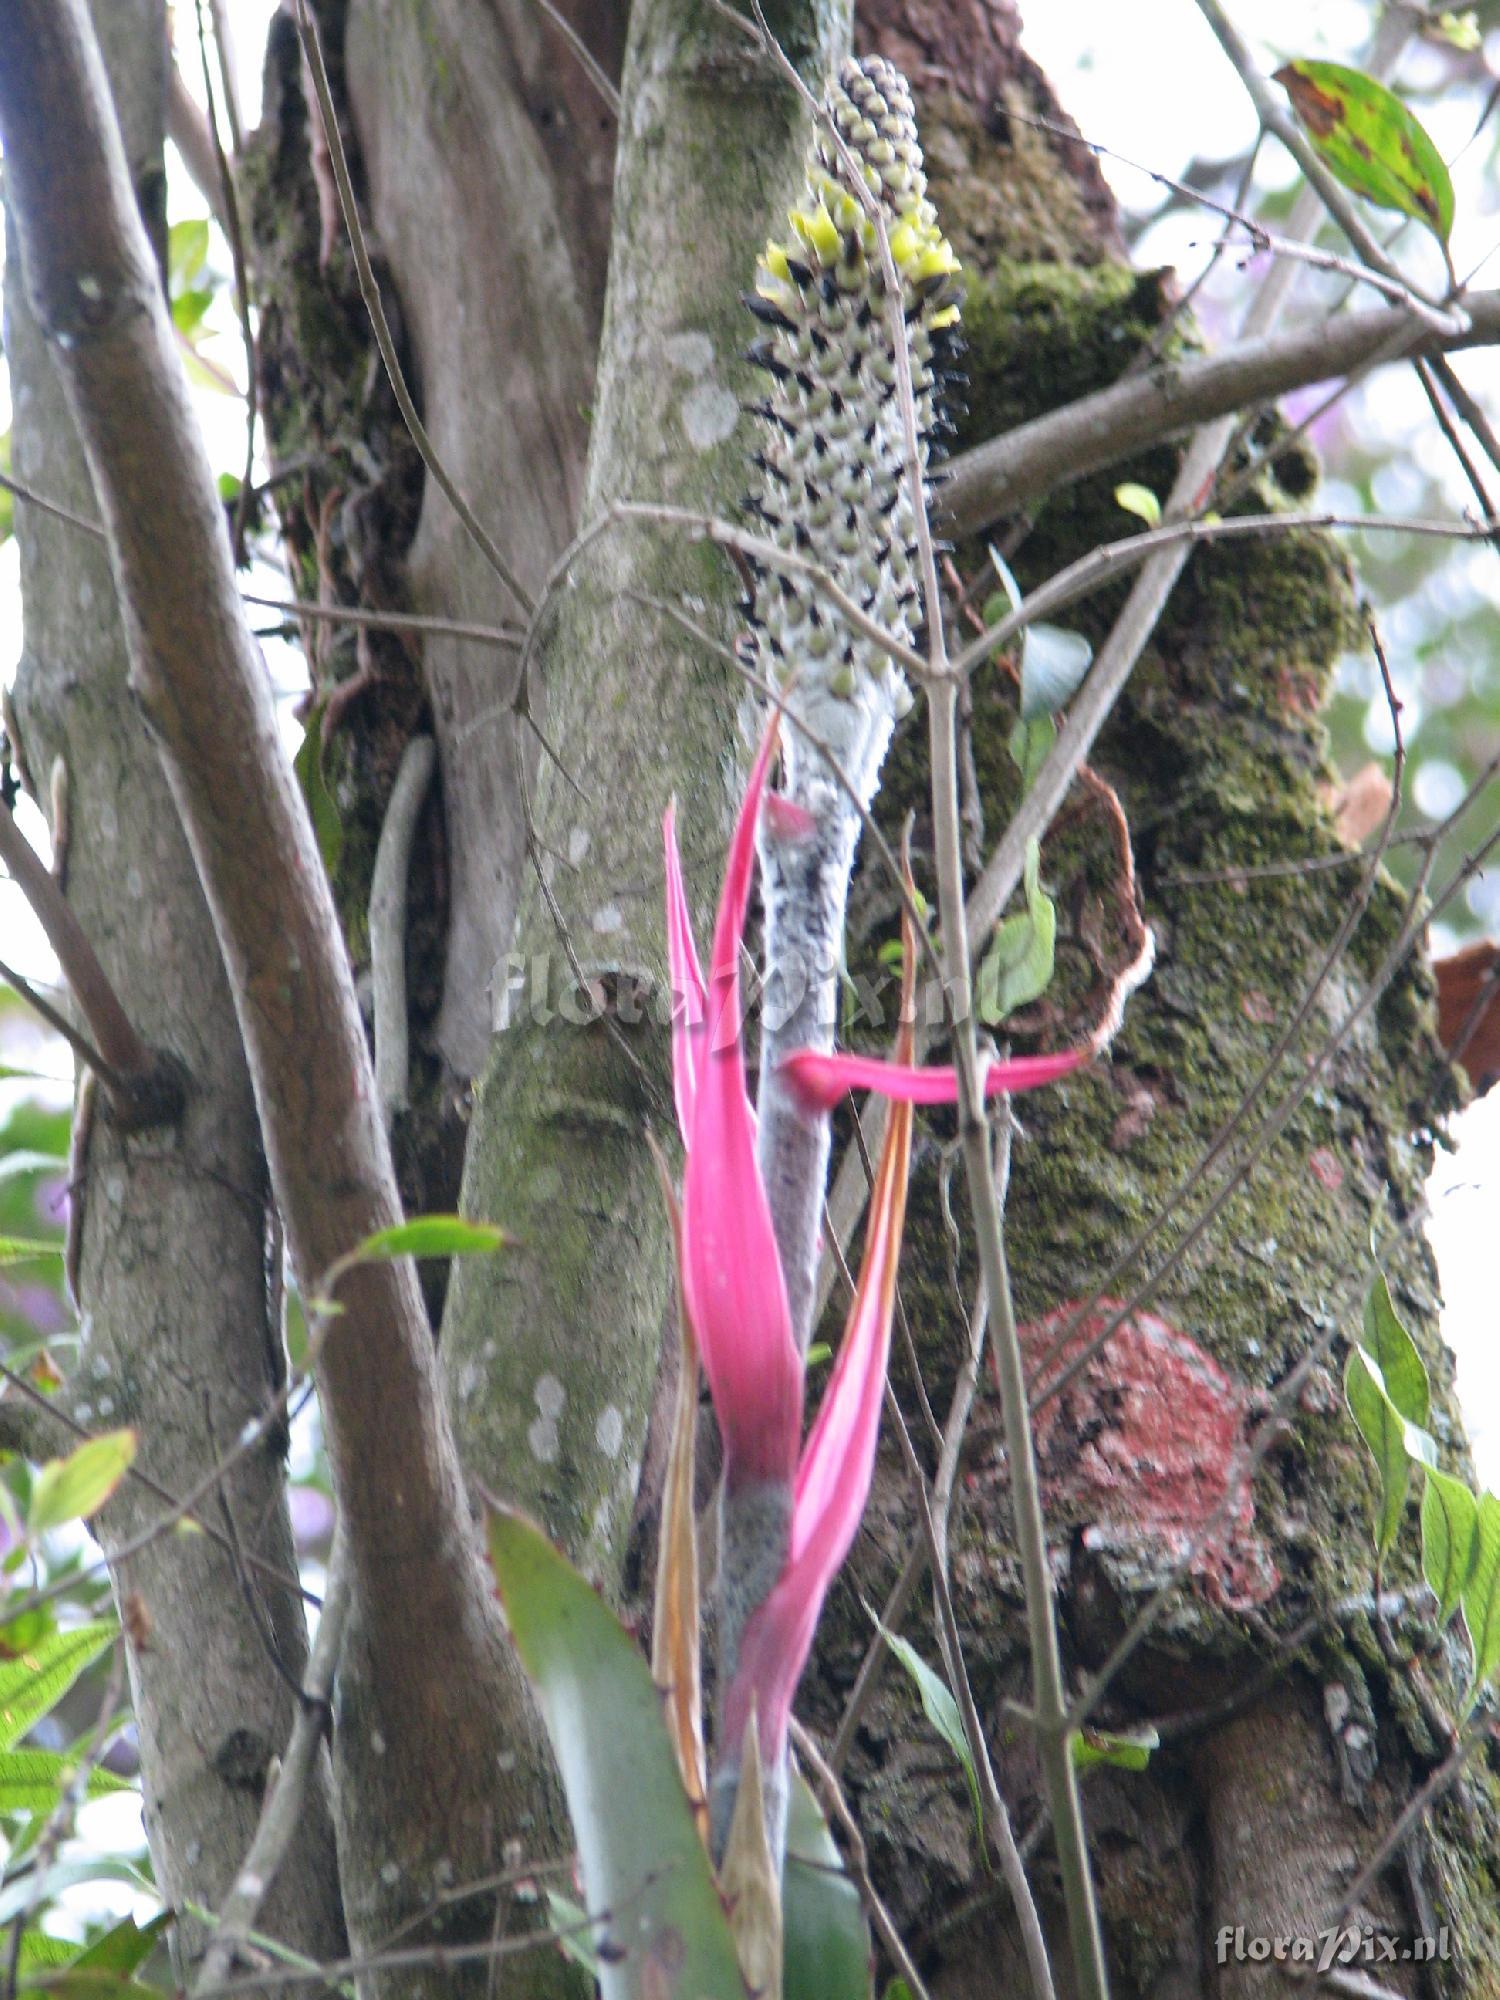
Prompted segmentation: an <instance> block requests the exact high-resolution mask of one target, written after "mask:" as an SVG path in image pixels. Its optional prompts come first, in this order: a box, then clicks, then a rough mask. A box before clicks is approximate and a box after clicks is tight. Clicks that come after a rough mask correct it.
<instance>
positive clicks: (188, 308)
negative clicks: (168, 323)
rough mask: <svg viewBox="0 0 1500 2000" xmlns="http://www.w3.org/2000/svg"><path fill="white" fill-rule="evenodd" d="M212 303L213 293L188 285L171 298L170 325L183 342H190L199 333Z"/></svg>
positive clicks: (203, 287) (205, 288)
mask: <svg viewBox="0 0 1500 2000" xmlns="http://www.w3.org/2000/svg"><path fill="white" fill-rule="evenodd" d="M213 302H214V295H213V293H212V292H211V291H210V290H208V289H207V287H206V286H200V285H190V286H188V287H187V288H186V289H185V290H184V291H180V292H175V293H174V294H173V296H172V324H173V326H175V327H176V329H177V331H178V332H179V333H180V334H181V335H182V337H183V339H184V340H189V341H190V340H191V339H192V338H193V336H194V334H196V333H198V332H200V331H201V329H202V326H203V322H204V319H205V318H206V317H207V315H208V309H209V307H210V306H211V305H212V304H213Z"/></svg>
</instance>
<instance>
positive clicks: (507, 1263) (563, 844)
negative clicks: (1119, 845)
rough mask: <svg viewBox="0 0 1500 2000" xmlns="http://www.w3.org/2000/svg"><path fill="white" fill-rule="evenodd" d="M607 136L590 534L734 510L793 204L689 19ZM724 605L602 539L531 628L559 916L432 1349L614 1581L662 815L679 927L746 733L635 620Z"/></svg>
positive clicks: (676, 24)
mask: <svg viewBox="0 0 1500 2000" xmlns="http://www.w3.org/2000/svg"><path fill="white" fill-rule="evenodd" d="M776 25H777V26H778V28H779V31H780V32H781V34H782V35H783V37H784V38H785V40H786V42H787V44H788V48H789V53H790V54H791V55H792V56H793V58H794V59H795V60H796V61H797V62H799V63H800V65H801V66H802V68H803V71H804V73H805V74H806V75H807V76H808V77H810V78H814V79H816V78H820V77H821V75H822V74H823V72H824V70H825V68H826V66H827V64H828V63H829V62H830V61H831V60H833V59H834V58H835V57H836V56H837V54H838V53H839V52H840V50H841V48H842V47H843V45H844V39H845V36H846V35H847V25H848V24H847V20H846V18H845V17H844V16H843V15H842V14H841V13H840V12H839V11H838V9H837V8H836V7H834V6H829V7H827V8H819V9H805V8H798V9H796V10H791V9H788V10H785V11H784V13H783V14H782V15H781V16H780V17H778V19H777V23H776ZM621 131H622V145H621V149H620V154H619V159H618V163H617V171H616V180H615V196H614V215H615V225H614V234H613V243H612V248H611V261H610V276H609V294H608V300H607V304H606V310H605V319H604V330H603V336H602V342H601V348H600V362H599V371H598V383H597V388H596V392H595V399H594V417H593V429H592V436H591V442H590V454H589V465H588V477H587V484H586V489H585V493H584V499H583V508H582V516H581V518H582V521H583V523H584V524H586V525H587V524H590V523H592V522H595V521H597V520H598V519H600V518H601V516H602V515H603V513H604V511H605V510H606V509H607V508H608V507H609V506H610V504H611V503H612V502H614V501H617V500H649V501H657V502H665V503H667V504H669V505H673V506H678V507H688V508H704V509H708V510H710V511H719V512H722V511H724V510H725V508H726V507H729V506H731V505H732V504H733V502H734V499H735V496H736V495H737V494H738V493H739V492H740V491H741V490H742V487H743V479H744V475H743V463H744V453H745V452H746V450H747V449H749V448H751V447H750V444H749V438H750V429H751V426H750V423H749V420H748V419H746V418H745V417H744V416H743V415H742V412H741V399H742V398H743V397H744V396H746V395H747V394H750V393H751V376H750V371H749V369H748V368H747V367H746V366H745V364H744V362H743V360H742V358H741V357H742V352H743V349H744V347H745V345H746V344H747V322H748V315H747V314H746V313H745V311H744V309H743V307H742V306H741V305H740V304H739V295H740V293H741V292H742V291H743V290H744V289H745V287H746V285H747V283H748V282H749V280H750V278H751V275H752V273H753V271H754V266H755V258H756V255H757V253H758V251H759V249H760V246H761V244H762V242H763V240H764V237H765V232H766V228H767V222H768V218H771V217H774V216H775V215H777V214H778V213H779V212H781V211H782V210H783V209H784V208H785V205H786V202H787V200H788V199H789V197H790V195H791V194H792V193H793V191H794V190H795V188H796V185H797V180H798V176H799V172H800V168H801V159H802V150H803V147H804V144H805V141H806V135H807V126H806V122H805V115H804V113H803V111H802V110H801V108H800V106H799V105H798V104H797V102H796V99H795V97H794V96H793V94H792V92H791V91H790V90H789V88H788V86H787V85H786V84H785V83H784V82H782V81H781V80H780V79H779V78H778V77H777V76H776V75H775V73H774V71H773V70H772V68H771V66H770V64H769V63H768V61H767V59H766V58H765V57H764V56H763V55H762V54H760V53H759V52H758V50H757V49H756V48H755V46H754V44H753V43H752V42H750V41H748V40H747V39H746V37H745V36H744V35H743V34H742V33H741V32H739V31H738V30H736V29H735V28H734V27H733V26H732V25H730V24H729V23H728V22H726V21H725V19H724V18H723V16H722V14H721V13H719V12H717V11H716V10H715V9H714V8H713V7H712V6H711V5H710V4H708V0H703V4H702V5H696V4H690V5H682V4H679V0H643V4H638V5H637V6H636V8H635V10H634V14H633V17H632V21H631V39H630V45H629V48H628V50H627V54H626V63H625V75H624V82H623V90H622V105H621ZM735 594H736V593H735V586H734V582H733V577H732V572H730V570H729V569H728V567H727V565H726V564H725V563H724V561H723V559H722V558H721V557H720V556H718V555H716V554H715V553H713V552H712V551H708V550H705V549H702V548H694V547H690V546H687V545H686V544H685V543H684V541H683V540H682V538H681V537H673V536H671V535H669V534H665V533H663V532H661V531H656V530H646V529H642V528H639V527H631V528H630V529H628V530H627V529H623V528H620V527H616V528H614V529H612V530H610V531H609V532H608V533H607V535H606V536H605V537H603V538H602V539H600V540H599V541H598V542H596V543H595V544H594V545H593V547H591V548H590V549H589V551H588V552H587V554H586V555H585V556H584V558H583V559H582V560H581V561H579V562H578V563H576V564H575V565H574V566H573V568H572V570H571V571H570V574H569V581H568V584H567V587H566V588H565V589H564V590H563V591H562V592H561V593H560V594H559V596H558V599H557V601H556V603H555V604H554V605H553V606H552V607H551V609H550V611H549V614H548V621H547V626H546V631H545V640H544V646H543V649H542V660H543V672H544V677H545V682H546V692H547V729H548V734H549V737H550V740H551V742H552V744H553V745H554V747H555V749H556V753H557V763H556V764H555V765H554V764H552V763H551V762H550V761H547V762H544V764H543V766H542V768H541V770H540V772H539V774H538V787H537V799H536V822H537V828H538V834H539V841H540V846H539V859H540V863H541V868H542V871H543V873H544V875H545V878H546V881H547V884H548V888H549V890H550V894H551V898H552V902H553V907H552V908H549V907H548V906H547V904H546V903H545V902H544V901H543V899H542V898H541V897H539V896H538V895H537V894H536V893H535V890H534V888H533V887H530V886H529V885H528V894H527V902H526V905H525V910H524V914H523V917H522V921H521V925H520V928H519V931H518V934H517V942H516V956H515V961H514V963H515V968H516V978H515V982H514V987H513V990H512V991H511V992H510V994H509V1018H508V1020H507V1022H506V1025H505V1027H504V1029H503V1031H502V1032H501V1033H500V1034H499V1035H498V1037H497V1038H496V1040H495V1043H494V1048H493V1053H492V1055H491V1058H490V1061H489V1064H488V1067H487V1069H486V1073H485V1077H484V1081H483V1085H482V1087H481V1092H480V1096H479V1100H478V1103H477V1106H476V1109H475V1115H474V1123H473V1127H472V1131H471V1139H470V1148H469V1159H468V1167H467V1173H466V1179H465V1199H466V1202H467V1203H468V1205H469V1206H470V1208H472V1209H473V1210H475V1211H476V1212H480V1213H493V1214H495V1215H497V1216H502V1217H503V1218H504V1220H505V1221H506V1223H507V1224H508V1225H510V1226H512V1227H513V1228H514V1229H515V1230H516V1232H517V1235H518V1238H519V1242H518V1246H517V1248H516V1250H515V1252H514V1253H513V1254H512V1255H510V1256H508V1257H506V1258H505V1259H504V1260H498V1261H495V1262H493V1263H491V1264H488V1265H487V1266H486V1267H485V1268H484V1269H480V1268H479V1267H478V1265H477V1264H471V1265H470V1266H469V1267H467V1268H465V1269H462V1270H460V1271H458V1272H456V1273H455V1276H454V1280H453V1288H452V1292H451V1295H450V1299H449V1307H448V1314H447V1318H446V1320H445V1322H444V1329H443V1359H444V1366H445V1369H446V1373H447V1380H448V1384H449V1388H450V1393H451V1395H452V1399H453V1404H454V1410H455V1419H456V1422H457V1425H458V1429H459V1435H460V1439H461V1442H462V1449H463V1451H464V1453H465V1456H466V1458H467V1460H468V1463H469V1464H470V1465H471V1466H472V1467H473V1468H474V1469H475V1470H476V1471H478V1472H479V1473H480V1474H481V1475H482V1476H483V1477H484V1478H485V1479H486V1480H488V1481H491V1482H493V1483H494V1484H495V1485H497V1486H498V1487H499V1488H500V1489H501V1490H503V1491H505V1492H507V1493H509V1494H512V1495H514V1496H515V1497H517V1498H519V1499H520V1500H521V1501H522V1502H523V1504H525V1505H527V1506H529V1507H530V1508H532V1509H533V1510H534V1511H535V1512H536V1513H537V1514H538V1515H539V1517H540V1518H542V1519H544V1520H545V1521H546V1522H547V1523H548V1525H549V1527H550V1528H551V1530H552V1531H553V1532H554V1533H555V1534H556V1535H558V1536H559V1537H560V1538H561V1540H562V1542H563V1543H564V1545H565V1546H566V1547H567V1548H568V1549H569V1551H570V1552H571V1553H572V1554H573V1555H574V1557H575V1558H577V1559H579V1560H581V1561H582V1562H583V1563H584V1564H585V1565H586V1566H588V1567H589V1568H591V1569H593V1570H595V1571H597V1572H598V1573H599V1574H600V1575H601V1576H603V1577H604V1578H606V1579H608V1580H609V1582H610V1583H611V1584H613V1583H615V1582H616V1581H617V1580H618V1576H619V1566H620V1561H621V1557H622V1554H623V1552H624V1548H625V1543H626V1539H627V1534H628V1530H629V1527H630V1523H631V1517H632V1509H633V1507H634V1504H635V1498H636V1488H637V1483H638V1480H639V1475H640V1467H641V1455H642V1450H643V1445H644V1438H645V1432H646V1420H647V1415H648V1409H649V1404H650V1395H651V1387H652V1382H653V1378H654V1376H655V1372H656V1358H657V1347H658V1336H659V1329H660V1327H661V1325H662V1323H663V1318H664V1313H665V1309H666V1306H667V1303H668V1299H669V1297H670V1282H671V1279H670V1252H669V1242H668V1233H667V1223H666V1216H665V1214H664V1212H663V1207H662V1202H661V1196H660V1191H659V1189H658V1188H657V1187H656V1186H655V1184H654V1178H653V1176H651V1175H650V1174H647V1173H643V1172H642V1170H641V1169H642V1162H643V1159H644V1158H645V1157H646V1156H645V1154H644V1152H643V1143H644V1131H645V1127H646V1124H647V1122H648V1121H649V1122H652V1123H654V1124H655V1125H656V1127H657V1129H658V1130H664V1129H668V1128H670V1125H671V1122H672V1108H671V1097H670V1092H669V1090H668V1088H667V1085H666V1073H665V1053H666V1034H665V1014H664V1013H662V1012H661V1011H660V1010H661V992H660V973H661V969H662V966H663V962H664V940H663V933H662V896H661V831H660V827H661V815H662V810H663V807H664V806H665V804H666V801H667V798H668V796H669V795H670V794H671V793H672V792H673V791H674V790H675V791H676V792H677V793H678V795H679V820H678V823H679V825H680V827H681V828H682V830H683V835H684V846H685V849H686V852H687V857H688V867H689V871H690V880H691V882H692V884H693V887H694V889H695V890H696V892H697V896H698V899H699V907H700V910H701V909H703V908H705V907H706V904H707V896H708V891H709V889H710V885H711V884H712V883H713V882H714V881H716V879H717V875H718V868H719V860H720V857H721V854H722V841H723V837H724V833H725V830H726V827H727V824H728V820H729V816H730V807H731V801H732V799H733V797H734V795H735V792H736V789H737V786H738V783H739V779H740V776H741V773H742V771H743V769H744V760H745V757H746V753H747V751H748V749H749V748H750V746H751V743H752V741H753V735H754V732H755V730H756V728H757V724H756V722H755V719H754V716H753V713H752V711H751V710H750V708H749V705H748V704H747V703H746V701H745V698H744V694H743V691H742V689H741V688H740V687H739V686H738V684H737V683H736V682H735V680H734V677H733V675H732V674H731V673H730V672H728V671H726V669H725V667H724V666H723V664H722V663H721V662H720V661H719V660H716V659H714V658H712V657H711V656H710V655H708V654H707V653H706V651H705V649H704V648H703V647H702V646H698V645H695V644H693V643H692V642H691V641H689V640H688V639H687V638H685V637H684V635H683V633H682V632H681V630H680V629H678V628H676V627H674V625H673V624H672V622H671V620H670V618H669V617H667V616H666V615H664V614H663V613H662V612H661V611H660V610H658V609H655V608H653V607H652V606H650V605H648V604H644V603H642V602H641V601H640V599H641V596H642V595H646V596H653V597H657V598H663V599H667V600H670V601H671V602H672V603H674V604H677V605H683V604H686V605H687V606H688V607H690V609H691V614H692V615H694V616H696V617H697V618H699V619H701V620H702V621H703V623H704V624H705V626H706V627H707V628H708V629H709V631H710V632H712V633H714V634H715V635H717V636H718V637H719V638H720V639H721V640H724V639H727V638H728V637H729V635H730V633H731V632H732V630H733V620H732V616H731V615H730V610H729V606H730V601H731V599H732V598H733V596H734V595H735ZM568 952H571V953H572V954H573V956H574V957H575V958H576V960H577V962H578V965H579V967H580V968H581V970H582V971H583V973H584V975H585V976H586V978H587V979H588V980H589V981H590V982H591V983H592V986H593V989H594V994H595V996H596V1000H597V1002H599V1003H602V1004H598V1005H595V1006H594V1007H593V1009H592V1012H593V1015H594V1018H592V1019H591V1020H589V1019H586V1018H585V1016H586V1014H587V1013H588V1011H589V1009H588V1008H587V1006H586V1007H585V1009H583V1010H580V1009H579V1008H577V1007H575V1006H574V1004H573V1001H572V998H571V993H572V988H573V984H574V981H573V974H572V971H571V970H570V966H569V962H568V957H567V956H566V953H568ZM643 1005H644V1009H645V1020H644V1022H643V1021H642V1018H641V1010H642V1007H643ZM643 1027H644V1029H645V1032H643V1031H642V1030H643Z"/></svg>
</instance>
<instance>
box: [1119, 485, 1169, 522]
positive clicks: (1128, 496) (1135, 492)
mask: <svg viewBox="0 0 1500 2000" xmlns="http://www.w3.org/2000/svg"><path fill="white" fill-rule="evenodd" d="M1115 505H1116V506H1117V507H1123V508H1124V509H1125V512H1126V513H1127V514H1134V515H1135V516H1136V517H1137V518H1138V519H1139V520H1142V521H1144V522H1145V524H1146V526H1147V527H1148V528H1159V527H1160V526H1161V502H1160V500H1158V499H1157V497H1156V495H1155V494H1154V493H1153V492H1152V491H1151V488H1150V487H1149V486H1142V485H1141V484H1140V483H1139V481H1138V480H1134V479H1126V480H1123V481H1122V482H1121V484H1120V485H1118V486H1117V487H1116V488H1115Z"/></svg>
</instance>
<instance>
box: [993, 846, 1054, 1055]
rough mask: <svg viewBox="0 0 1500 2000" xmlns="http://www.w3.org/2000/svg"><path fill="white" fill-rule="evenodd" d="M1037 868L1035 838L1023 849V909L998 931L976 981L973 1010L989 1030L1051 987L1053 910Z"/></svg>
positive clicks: (1039, 865) (1038, 857)
mask: <svg viewBox="0 0 1500 2000" xmlns="http://www.w3.org/2000/svg"><path fill="white" fill-rule="evenodd" d="M1041 868H1042V851H1041V847H1040V845H1039V843H1038V842H1037V840H1036V838H1035V836H1033V837H1032V838H1031V839H1030V840H1028V841H1027V843H1026V868H1025V874H1024V878H1023V881H1024V887H1025V893H1026V909H1025V911H1024V913H1022V914H1020V915H1017V916H1014V917H1007V918H1006V919H1005V921H1004V922H1003V923H1002V924H999V925H997V926H996V930H995V937H994V942H993V943H992V944H991V946H990V949H989V951H988V953H987V954H986V956H985V960H984V963H983V964H982V965H981V966H980V968H979V976H978V978H977V980H976V981H975V987H974V1004H975V1006H976V1007H977V1008H978V1010H979V1016H980V1019H981V1020H983V1021H985V1022H987V1023H988V1024H989V1025H990V1026H991V1027H994V1025H995V1023H996V1022H997V1021H1003V1020H1004V1019H1005V1017H1006V1015H1007V1014H1014V1013H1015V1011H1016V1009H1017V1008H1018V1007H1025V1006H1028V1005H1029V1004H1030V1003H1031V1002H1032V1001H1033V1000H1035V999H1036V998H1037V996H1038V995H1039V994H1041V993H1045V992H1046V990H1047V988H1048V987H1049V986H1050V985H1051V983H1052V966H1053V956H1054V953H1055V951H1056V947H1057V910H1056V907H1055V906H1054V904H1053V902H1052V898H1051V897H1050V896H1048V895H1045V894H1044V893H1043V891H1042V883H1041Z"/></svg>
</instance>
